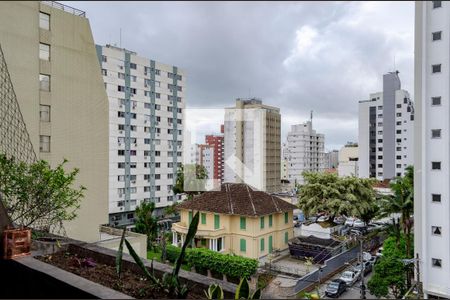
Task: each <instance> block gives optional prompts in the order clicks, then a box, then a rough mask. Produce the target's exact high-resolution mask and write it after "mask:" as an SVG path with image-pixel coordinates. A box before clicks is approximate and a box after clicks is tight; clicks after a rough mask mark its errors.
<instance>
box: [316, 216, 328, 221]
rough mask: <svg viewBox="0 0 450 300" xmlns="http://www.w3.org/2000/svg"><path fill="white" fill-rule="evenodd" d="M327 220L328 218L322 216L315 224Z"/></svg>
mask: <svg viewBox="0 0 450 300" xmlns="http://www.w3.org/2000/svg"><path fill="white" fill-rule="evenodd" d="M329 218H330V217H329V216H326V215H324V216H321V217H319V218H318V219H317V222H318V223H319V222H326V221H328V219H329Z"/></svg>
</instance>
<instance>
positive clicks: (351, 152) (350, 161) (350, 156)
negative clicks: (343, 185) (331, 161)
mask: <svg viewBox="0 0 450 300" xmlns="http://www.w3.org/2000/svg"><path fill="white" fill-rule="evenodd" d="M358 151H359V150H358V144H352V143H348V144H347V145H345V146H344V147H342V148H341V150H339V165H338V175H339V176H340V177H345V176H355V177H358V175H359V173H358V171H359V165H358V160H359V158H358Z"/></svg>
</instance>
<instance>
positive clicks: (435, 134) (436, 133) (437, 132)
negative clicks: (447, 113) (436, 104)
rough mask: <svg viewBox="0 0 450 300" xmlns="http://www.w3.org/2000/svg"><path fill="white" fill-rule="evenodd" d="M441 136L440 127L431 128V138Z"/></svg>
mask: <svg viewBox="0 0 450 300" xmlns="http://www.w3.org/2000/svg"><path fill="white" fill-rule="evenodd" d="M440 137H441V130H440V129H431V138H432V139H438V138H440Z"/></svg>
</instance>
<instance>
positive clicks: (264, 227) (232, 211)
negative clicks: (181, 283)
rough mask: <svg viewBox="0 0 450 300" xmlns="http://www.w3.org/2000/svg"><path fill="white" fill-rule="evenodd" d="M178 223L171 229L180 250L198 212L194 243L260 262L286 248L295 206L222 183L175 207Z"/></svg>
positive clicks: (231, 184) (290, 236) (235, 184)
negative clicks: (216, 188)
mask: <svg viewBox="0 0 450 300" xmlns="http://www.w3.org/2000/svg"><path fill="white" fill-rule="evenodd" d="M178 209H179V210H180V215H181V220H180V222H178V223H174V224H173V225H172V233H173V244H174V245H176V246H181V245H182V243H183V242H184V239H185V236H186V234H187V232H188V229H189V224H190V222H191V220H192V218H193V216H194V214H195V213H196V212H197V211H198V212H200V220H199V225H198V230H197V233H196V235H195V239H194V243H195V245H196V247H203V248H208V249H210V250H213V251H218V252H221V253H233V254H236V255H241V256H244V257H249V258H255V259H259V258H262V257H264V256H266V255H267V254H269V253H272V252H273V251H274V250H284V249H287V248H288V241H289V240H290V239H291V238H293V236H294V226H293V210H294V209H296V206H295V205H293V204H290V203H288V202H287V201H284V200H282V199H280V198H278V197H276V196H272V195H270V194H268V193H265V192H261V191H257V190H255V189H253V188H251V187H250V186H248V185H246V184H242V183H224V184H222V186H221V190H220V191H208V192H205V193H203V194H201V195H199V196H197V197H195V198H194V199H192V200H186V201H184V202H183V203H181V204H180V205H179V206H178Z"/></svg>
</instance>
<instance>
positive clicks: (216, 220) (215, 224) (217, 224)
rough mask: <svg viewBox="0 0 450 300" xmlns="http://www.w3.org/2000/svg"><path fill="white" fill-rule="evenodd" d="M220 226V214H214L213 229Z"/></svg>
mask: <svg viewBox="0 0 450 300" xmlns="http://www.w3.org/2000/svg"><path fill="white" fill-rule="evenodd" d="M219 228H220V216H219V215H214V229H219Z"/></svg>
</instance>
